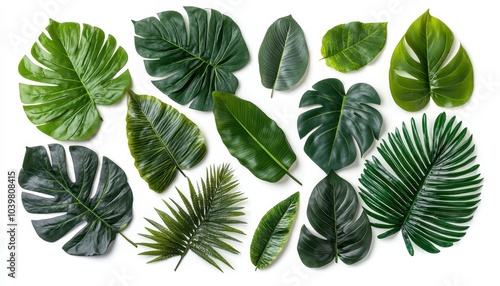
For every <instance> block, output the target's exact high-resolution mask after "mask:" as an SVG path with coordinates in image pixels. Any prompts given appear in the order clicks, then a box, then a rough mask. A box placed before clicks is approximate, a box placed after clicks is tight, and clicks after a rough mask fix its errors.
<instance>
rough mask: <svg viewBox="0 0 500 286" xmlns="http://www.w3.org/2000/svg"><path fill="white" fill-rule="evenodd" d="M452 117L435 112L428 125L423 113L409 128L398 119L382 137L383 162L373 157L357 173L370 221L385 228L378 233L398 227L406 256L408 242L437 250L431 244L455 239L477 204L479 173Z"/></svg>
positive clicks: (465, 135) (410, 248)
mask: <svg viewBox="0 0 500 286" xmlns="http://www.w3.org/2000/svg"><path fill="white" fill-rule="evenodd" d="M455 121H456V118H455V117H452V118H451V119H450V120H447V119H446V114H445V113H441V114H440V115H439V116H438V117H437V118H436V121H435V122H434V127H433V128H432V129H429V127H428V126H427V116H426V115H425V114H424V116H423V117H422V124H421V126H420V128H419V127H418V126H417V124H416V123H415V120H414V119H412V120H411V127H410V128H407V127H406V126H405V125H404V124H403V127H402V129H401V132H400V131H399V130H397V129H396V131H395V132H394V133H389V135H388V138H387V141H385V140H383V141H382V144H381V145H380V147H379V152H380V155H381V157H382V158H383V161H379V160H378V159H377V157H373V160H372V161H367V162H366V164H365V170H364V171H363V174H362V175H361V178H360V182H361V184H362V185H363V188H360V189H361V193H360V194H361V198H362V199H363V201H364V202H365V204H366V205H367V208H366V211H367V213H368V215H369V216H370V217H372V218H373V221H372V225H373V226H375V227H377V228H381V229H384V230H385V231H384V233H382V234H380V235H379V236H378V237H379V238H386V237H388V236H391V235H393V234H395V233H397V232H399V231H401V234H402V236H403V240H404V242H405V244H406V248H407V250H408V253H410V255H413V254H414V249H413V246H412V243H414V244H416V245H417V246H419V247H420V248H422V249H424V250H425V251H427V252H431V253H437V252H439V249H438V248H437V246H439V247H450V246H452V245H453V244H454V243H456V242H457V241H459V240H460V239H461V238H462V237H463V236H464V235H465V232H466V230H467V228H468V226H467V225H466V223H467V222H468V221H470V220H471V219H472V216H473V214H474V211H475V210H476V208H477V204H478V203H479V195H480V191H479V190H480V188H481V181H482V178H481V175H480V174H479V173H477V170H478V168H479V165H477V164H473V161H474V159H475V158H476V156H475V155H474V144H473V143H472V136H471V135H469V134H468V133H467V129H466V128H463V127H462V123H461V122H455Z"/></svg>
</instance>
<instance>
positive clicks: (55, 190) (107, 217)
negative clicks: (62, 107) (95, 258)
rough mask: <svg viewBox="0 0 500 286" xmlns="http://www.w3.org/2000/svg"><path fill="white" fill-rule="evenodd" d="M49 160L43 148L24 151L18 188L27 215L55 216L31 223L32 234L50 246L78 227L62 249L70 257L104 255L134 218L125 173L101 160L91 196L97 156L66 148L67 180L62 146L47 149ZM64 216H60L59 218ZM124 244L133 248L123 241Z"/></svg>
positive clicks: (51, 146) (110, 163) (131, 199)
mask: <svg viewBox="0 0 500 286" xmlns="http://www.w3.org/2000/svg"><path fill="white" fill-rule="evenodd" d="M49 149H50V158H49V156H48V154H47V150H46V149H45V148H44V147H43V146H39V147H29V148H26V154H25V156H24V162H23V168H22V169H21V171H20V172H19V185H20V186H21V187H22V188H24V189H26V190H28V191H30V192H23V193H22V201H23V206H24V208H25V209H26V211H28V212H30V213H37V214H57V215H56V216H54V217H51V218H43V219H40V220H33V221H32V223H33V227H34V228H35V231H36V233H37V234H38V235H39V236H40V238H42V239H43V240H45V241H49V242H54V241H57V240H59V239H60V238H62V237H63V236H64V235H66V234H67V233H68V232H70V231H71V230H72V229H74V228H75V227H77V226H78V225H80V224H82V223H86V225H85V226H84V227H83V228H82V229H81V230H80V231H79V232H78V233H76V234H75V235H74V236H73V238H71V239H70V240H69V241H68V242H67V243H66V244H64V246H63V249H64V251H66V252H67V253H68V254H72V255H78V256H91V255H101V254H104V253H105V252H106V251H107V250H108V247H109V245H110V243H111V242H112V241H113V240H114V239H115V237H116V234H117V233H118V234H120V235H122V236H123V237H124V238H126V237H125V236H124V235H123V234H122V233H121V231H122V230H123V229H124V228H125V227H126V226H127V225H128V223H129V222H130V220H131V219H132V202H133V196H132V190H131V189H130V186H129V184H128V182H127V176H126V175H125V173H124V172H123V170H122V169H121V168H120V167H118V166H117V165H116V164H115V163H113V161H111V160H109V159H108V158H106V157H104V159H103V160H102V167H101V174H100V178H99V183H98V185H97V188H96V191H95V194H94V195H93V196H92V192H93V190H92V189H93V185H94V179H95V175H96V173H97V168H98V165H99V162H98V158H97V154H96V153H95V152H94V151H92V150H90V149H88V148H85V147H82V146H70V147H69V151H70V153H71V157H72V159H73V165H74V171H75V173H74V174H75V179H74V181H73V180H72V179H70V177H69V175H68V170H67V167H66V165H67V164H66V155H65V151H64V148H63V146H61V145H59V144H51V145H49ZM61 213H63V214H61ZM126 239H127V241H129V242H130V243H132V244H133V245H135V244H134V243H133V242H132V241H130V240H129V239H128V238H126Z"/></svg>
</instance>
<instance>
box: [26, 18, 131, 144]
mask: <svg viewBox="0 0 500 286" xmlns="http://www.w3.org/2000/svg"><path fill="white" fill-rule="evenodd" d="M46 31H47V33H42V34H40V36H39V37H38V41H39V42H37V43H35V44H33V47H32V49H31V56H32V57H33V59H34V60H35V61H36V62H33V61H32V60H31V59H30V58H29V57H27V56H24V57H23V59H22V60H21V62H20V63H19V73H20V74H21V76H22V77H24V78H26V79H28V80H31V81H34V82H36V83H38V84H31V83H30V84H26V83H20V84H19V93H20V95H21V101H22V102H23V103H24V107H23V108H24V112H25V113H26V115H27V116H28V119H29V120H30V121H31V122H32V123H33V124H35V125H36V126H37V128H38V129H39V130H40V131H42V132H43V133H45V134H47V135H49V136H51V137H52V138H54V139H57V140H86V139H89V138H90V137H92V136H93V135H94V134H95V133H96V132H97V130H98V129H99V126H100V125H101V121H102V119H101V117H100V115H99V111H98V110H97V105H111V104H113V103H116V102H117V101H118V100H120V99H121V98H122V97H123V95H124V94H125V92H126V91H127V90H128V88H129V86H130V83H131V79H130V74H129V72H128V70H126V71H124V72H122V73H121V74H120V75H118V73H119V72H120V71H121V70H122V69H123V67H124V66H125V64H126V63H127V59H128V58H127V53H126V52H125V50H124V49H122V48H121V47H117V45H116V40H115V38H114V37H113V36H111V35H108V36H107V38H106V35H105V34H104V32H103V31H102V30H101V29H99V28H97V27H92V26H90V25H87V24H83V26H82V25H80V24H78V23H58V22H56V21H54V20H50V24H49V25H48V26H47V28H46Z"/></svg>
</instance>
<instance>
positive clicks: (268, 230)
mask: <svg viewBox="0 0 500 286" xmlns="http://www.w3.org/2000/svg"><path fill="white" fill-rule="evenodd" d="M299 197H300V194H299V192H296V193H294V194H293V195H291V196H290V197H288V198H286V199H285V200H283V201H281V202H280V203H279V204H277V205H275V206H274V207H273V208H272V209H270V210H269V211H268V212H267V213H266V214H265V215H264V216H263V217H262V219H261V220H260V222H259V225H258V226H257V229H256V230H255V233H254V235H253V238H252V244H251V245H250V259H251V261H252V263H253V265H255V267H256V268H257V269H263V268H266V267H268V266H269V265H271V264H272V263H273V262H274V261H275V260H276V258H278V255H279V254H280V253H281V251H282V250H283V248H284V247H285V245H286V243H287V241H288V238H289V237H290V230H291V228H292V225H293V221H294V220H295V216H296V215H297V210H298V205H299Z"/></svg>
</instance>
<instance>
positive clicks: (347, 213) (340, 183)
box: [297, 171, 372, 268]
mask: <svg viewBox="0 0 500 286" xmlns="http://www.w3.org/2000/svg"><path fill="white" fill-rule="evenodd" d="M358 209H360V207H359V203H358V197H357V194H356V191H355V190H354V188H353V187H352V186H351V184H349V183H348V182H347V181H346V180H344V179H342V178H341V177H339V176H338V175H337V174H336V173H335V172H334V171H331V172H330V173H329V174H328V175H327V176H326V177H325V178H324V179H323V180H321V181H320V182H319V183H318V184H317V185H316V186H315V187H314V190H313V191H312V193H311V197H310V198H309V204H308V205H307V218H308V219H309V222H310V223H311V226H312V227H313V228H314V230H316V232H317V233H318V234H319V235H320V236H318V235H316V234H314V233H312V232H311V231H310V230H309V229H308V228H307V227H306V226H305V225H304V226H302V229H301V232H300V237H299V243H298V245H297V250H298V252H299V256H300V259H301V260H302V263H304V265H306V266H307V267H311V268H316V267H323V266H325V265H327V264H329V263H331V262H332V261H335V262H337V260H338V258H340V260H342V261H343V262H344V263H346V264H354V263H356V262H359V261H361V260H362V259H363V258H365V257H366V255H367V254H368V252H369V250H370V247H371V243H372V228H371V226H370V221H369V220H368V216H367V215H366V213H365V212H364V211H363V209H361V211H360V214H359V216H358V212H359V210H358Z"/></svg>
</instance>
